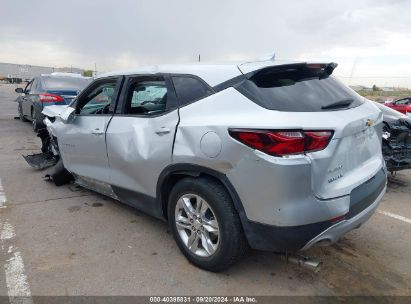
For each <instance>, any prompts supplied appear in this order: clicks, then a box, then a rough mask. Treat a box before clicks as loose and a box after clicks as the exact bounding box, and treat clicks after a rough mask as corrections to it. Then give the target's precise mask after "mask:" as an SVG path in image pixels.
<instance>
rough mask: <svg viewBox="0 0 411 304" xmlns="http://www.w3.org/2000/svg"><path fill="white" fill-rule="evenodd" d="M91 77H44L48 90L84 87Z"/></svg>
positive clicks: (76, 89)
mask: <svg viewBox="0 0 411 304" xmlns="http://www.w3.org/2000/svg"><path fill="white" fill-rule="evenodd" d="M91 80H92V79H91V78H90V79H89V78H80V77H43V81H44V85H45V88H46V89H47V90H73V91H78V90H82V89H84V88H85V87H86V86H87V85H88V84H89V83H90V82H91Z"/></svg>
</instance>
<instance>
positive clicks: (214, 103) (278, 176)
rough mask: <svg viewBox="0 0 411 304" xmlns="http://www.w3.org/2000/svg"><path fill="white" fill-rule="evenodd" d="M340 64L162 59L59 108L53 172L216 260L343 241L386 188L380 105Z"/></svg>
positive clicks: (207, 263) (214, 263)
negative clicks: (171, 62) (147, 217)
mask: <svg viewBox="0 0 411 304" xmlns="http://www.w3.org/2000/svg"><path fill="white" fill-rule="evenodd" d="M335 67H336V64H334V63H331V64H307V63H294V64H292V63H290V64H285V63H283V64H276V63H273V62H254V63H244V64H240V65H234V64H233V65H200V64H195V65H175V66H153V67H148V68H141V69H136V70H131V71H126V72H122V71H120V72H113V73H109V74H106V75H103V76H101V77H99V78H98V79H96V80H95V81H93V83H91V84H90V85H89V86H88V87H87V88H85V89H84V90H83V92H82V93H81V94H80V95H79V96H78V98H77V99H76V101H75V102H74V103H72V104H71V105H69V106H65V107H56V106H50V107H47V108H45V109H44V110H43V113H44V114H45V115H46V119H45V123H46V126H47V131H48V132H47V133H45V132H42V134H39V136H40V137H41V138H42V140H43V148H42V150H43V153H42V154H38V155H31V156H26V159H27V161H28V163H29V164H32V165H33V166H35V167H39V163H41V160H43V161H45V162H47V161H48V162H50V159H53V160H54V163H57V164H56V165H55V167H54V169H53V171H52V172H50V173H49V176H50V177H51V179H52V180H54V182H55V183H56V184H63V183H65V182H68V181H70V180H75V182H76V183H77V184H79V185H81V186H84V187H86V188H89V189H92V190H94V191H97V192H100V193H102V194H105V195H108V196H111V197H112V198H114V199H117V200H119V201H121V202H123V203H126V204H129V205H131V206H133V207H136V208H138V209H140V210H143V211H145V212H147V213H148V214H151V215H153V216H155V217H158V218H161V219H163V220H166V221H168V222H169V225H170V230H171V232H172V234H173V236H174V238H175V240H176V242H177V244H178V247H179V248H180V250H181V251H182V253H183V254H184V255H185V256H186V257H187V259H188V260H189V261H190V262H191V263H193V264H194V265H196V266H198V267H201V268H203V269H207V270H211V271H220V270H223V269H225V268H227V267H229V266H230V265H232V264H233V263H234V262H236V261H237V260H238V259H239V258H240V257H241V256H242V255H243V253H244V252H245V250H246V249H247V248H248V246H251V247H252V248H254V249H259V250H269V251H275V252H295V251H298V250H304V249H307V248H309V247H311V246H313V245H315V244H318V243H321V244H323V245H324V244H332V243H334V242H336V241H337V240H338V239H339V238H340V237H341V236H342V235H343V234H345V233H346V232H348V231H350V230H352V229H354V228H358V227H359V226H360V225H361V224H363V223H364V222H365V221H366V220H367V219H368V218H369V217H370V216H371V215H372V214H373V212H374V211H375V209H376V208H377V206H378V205H379V203H380V201H381V199H382V197H383V195H384V192H385V189H386V171H385V167H384V164H385V162H384V159H383V157H382V153H381V146H380V140H381V132H382V113H381V111H380V110H378V108H377V107H376V106H375V105H374V104H372V103H370V102H366V101H365V100H364V99H363V98H362V97H360V96H359V95H357V94H356V93H355V92H353V91H352V90H350V89H349V88H347V87H346V86H344V85H343V84H342V83H340V82H339V81H337V80H336V79H335V78H334V77H333V76H330V75H331V73H332V72H333V70H334V68H335Z"/></svg>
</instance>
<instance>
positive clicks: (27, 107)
mask: <svg viewBox="0 0 411 304" xmlns="http://www.w3.org/2000/svg"><path fill="white" fill-rule="evenodd" d="M33 82H34V79H33V80H32V81H30V82H29V83H28V84H27V85H26V87H25V88H24V95H23V96H22V97H21V109H22V111H23V115H25V116H28V117H31V98H30V93H31V88H32V86H33Z"/></svg>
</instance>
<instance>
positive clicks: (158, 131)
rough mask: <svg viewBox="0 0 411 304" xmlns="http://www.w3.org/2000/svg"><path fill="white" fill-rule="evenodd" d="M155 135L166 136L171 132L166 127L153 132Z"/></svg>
mask: <svg viewBox="0 0 411 304" xmlns="http://www.w3.org/2000/svg"><path fill="white" fill-rule="evenodd" d="M155 132H156V134H157V135H164V134H168V133H170V132H171V130H170V129H169V128H166V127H161V128H160V129H158V130H156V131H155Z"/></svg>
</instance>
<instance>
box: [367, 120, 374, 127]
mask: <svg viewBox="0 0 411 304" xmlns="http://www.w3.org/2000/svg"><path fill="white" fill-rule="evenodd" d="M374 122H375V121H374V120H372V119H367V123H366V125H367V126H369V127H371V126H372V125H373V124H374Z"/></svg>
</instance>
